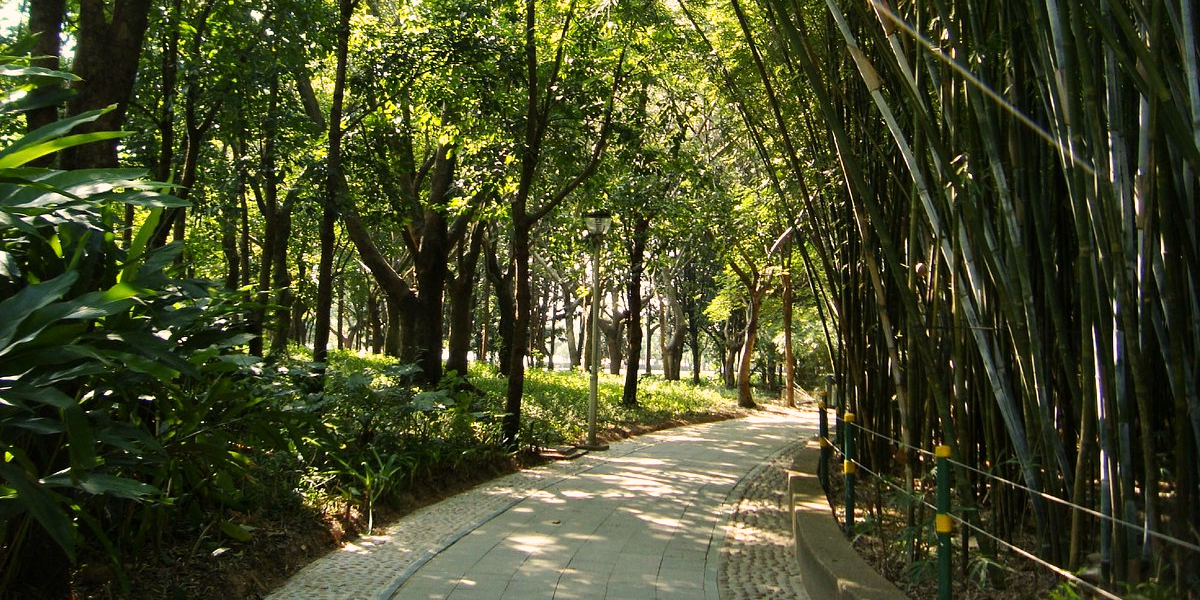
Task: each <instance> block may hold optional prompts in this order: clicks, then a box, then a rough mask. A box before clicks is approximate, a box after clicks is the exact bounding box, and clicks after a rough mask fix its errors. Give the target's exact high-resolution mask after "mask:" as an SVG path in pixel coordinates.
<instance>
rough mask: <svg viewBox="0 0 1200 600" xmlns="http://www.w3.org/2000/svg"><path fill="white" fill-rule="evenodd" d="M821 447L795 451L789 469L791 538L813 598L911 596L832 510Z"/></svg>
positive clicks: (810, 445) (806, 587) (811, 445)
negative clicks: (860, 548) (853, 542)
mask: <svg viewBox="0 0 1200 600" xmlns="http://www.w3.org/2000/svg"><path fill="white" fill-rule="evenodd" d="M820 458H821V450H820V448H819V447H818V446H817V444H816V443H815V442H809V444H808V446H807V447H805V448H803V449H802V450H800V451H799V452H797V453H796V458H795V461H794V463H793V470H791V471H788V498H789V499H790V503H789V504H790V507H791V511H792V538H793V539H794V540H795V544H796V548H795V552H796V560H797V561H799V562H800V573H801V578H802V580H803V581H804V587H805V589H807V590H808V594H809V595H810V596H812V597H813V598H839V599H842V598H845V599H851V598H878V599H900V598H907V597H908V596H906V595H905V594H904V592H902V591H900V588H898V587H896V586H895V585H894V584H893V583H892V582H890V581H888V580H887V579H885V578H884V577H883V576H882V575H880V574H879V573H878V572H877V571H875V569H874V568H872V567H871V565H870V564H868V563H867V561H866V560H864V559H863V558H862V557H861V556H859V555H858V553H857V552H855V551H854V548H853V547H851V546H850V542H849V541H848V540H847V539H846V536H845V535H843V534H842V530H841V528H840V527H838V524H837V520H836V519H835V518H834V516H833V515H832V514H831V511H830V507H829V502H828V501H827V500H826V498H825V491H824V490H822V489H821V482H820V481H819V480H818V479H817V464H818V462H819V461H820Z"/></svg>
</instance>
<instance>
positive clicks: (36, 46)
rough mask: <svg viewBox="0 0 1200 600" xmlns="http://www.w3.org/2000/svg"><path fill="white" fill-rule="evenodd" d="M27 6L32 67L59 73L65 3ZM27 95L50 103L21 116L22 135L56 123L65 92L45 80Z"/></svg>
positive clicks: (36, 1) (51, 0) (35, 0)
mask: <svg viewBox="0 0 1200 600" xmlns="http://www.w3.org/2000/svg"><path fill="white" fill-rule="evenodd" d="M28 6H29V33H31V34H33V35H34V36H36V37H35V38H34V41H33V50H32V52H31V54H32V55H33V56H34V57H37V58H35V59H34V60H33V62H32V64H33V66H35V67H41V68H43V69H51V70H56V71H57V70H59V69H61V68H62V66H61V65H60V64H59V63H60V62H61V59H60V55H61V52H62V47H61V46H62V41H61V37H62V22H63V17H64V16H66V11H67V3H66V0H31V2H29V4H28ZM39 84H40V85H39V86H38V87H37V89H35V90H34V91H32V92H30V96H31V97H32V98H31V99H38V100H42V101H45V102H49V103H51V104H50V105H49V106H43V107H41V108H35V109H33V110H30V111H28V112H26V113H25V124H26V131H33V130H35V129H37V128H39V127H43V126H46V125H49V124H51V123H53V122H55V121H57V120H58V108H59V105H60V104H61V102H62V100H63V98H62V95H63V93H64V92H65V91H66V90H65V89H63V84H62V82H61V81H59V80H57V79H46V80H43V81H40V82H39ZM53 160H54V157H53V156H45V157H42V158H40V159H38V160H37V161H36V162H32V163H30V164H31V166H38V167H48V166H50V164H51V162H52V161H53Z"/></svg>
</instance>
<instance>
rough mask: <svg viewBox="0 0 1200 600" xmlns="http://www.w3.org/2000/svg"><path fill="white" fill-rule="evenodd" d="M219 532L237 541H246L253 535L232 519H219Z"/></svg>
mask: <svg viewBox="0 0 1200 600" xmlns="http://www.w3.org/2000/svg"><path fill="white" fill-rule="evenodd" d="M221 533H224V534H225V535H227V536H229V538H230V539H232V540H234V541H238V542H248V541H250V539H251V538H253V537H254V534H252V533H251V532H250V531H249V530H248V529H247V528H246V527H245V526H243V525H238V524H237V523H234V522H233V521H221Z"/></svg>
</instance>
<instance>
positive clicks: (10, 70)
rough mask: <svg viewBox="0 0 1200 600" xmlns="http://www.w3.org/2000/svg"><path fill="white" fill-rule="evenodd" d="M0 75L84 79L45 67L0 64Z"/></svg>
mask: <svg viewBox="0 0 1200 600" xmlns="http://www.w3.org/2000/svg"><path fill="white" fill-rule="evenodd" d="M0 77H52V78H54V79H62V80H65V81H82V80H81V79H79V77H78V76H77V75H75V74H73V73H65V72H63V71H56V70H53V69H46V68H43V67H18V66H14V65H4V64H0Z"/></svg>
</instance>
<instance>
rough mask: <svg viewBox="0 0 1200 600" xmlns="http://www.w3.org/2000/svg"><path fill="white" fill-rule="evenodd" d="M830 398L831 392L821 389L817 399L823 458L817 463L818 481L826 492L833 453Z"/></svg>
mask: <svg viewBox="0 0 1200 600" xmlns="http://www.w3.org/2000/svg"><path fill="white" fill-rule="evenodd" d="M828 398H829V392H828V391H825V390H821V393H820V398H819V399H818V400H817V408H818V409H819V413H818V414H819V415H820V419H821V421H820V425H819V429H818V432H819V435H818V436H817V437H818V438H819V439H820V444H821V460H820V461H819V462H818V463H817V481H820V482H821V489H822V490H825V492H826V493H828V492H829V456H830V455H831V454H832V453H833V448H832V447H830V442H829V413H828V412H826V410H827V409H828V403H827V402H826V400H827V399H828Z"/></svg>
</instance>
